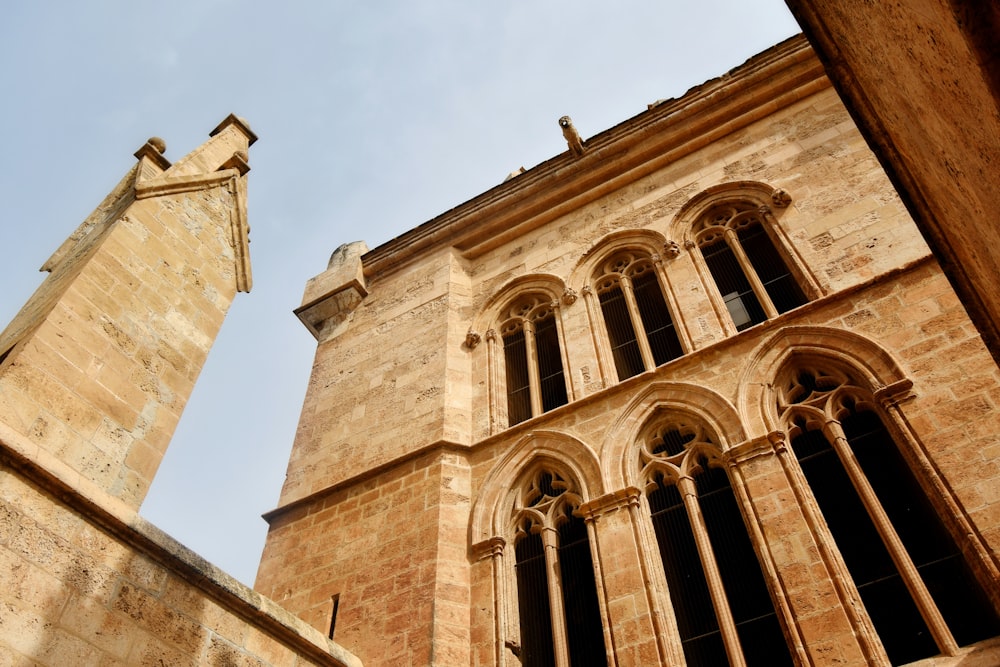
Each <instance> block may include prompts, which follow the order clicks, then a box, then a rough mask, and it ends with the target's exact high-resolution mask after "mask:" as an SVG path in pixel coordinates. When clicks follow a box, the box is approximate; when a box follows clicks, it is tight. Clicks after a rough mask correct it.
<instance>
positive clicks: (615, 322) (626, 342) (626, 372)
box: [598, 284, 645, 380]
mask: <svg viewBox="0 0 1000 667" xmlns="http://www.w3.org/2000/svg"><path fill="white" fill-rule="evenodd" d="M598 298H599V299H600V302H601V311H602V312H603V313H604V324H605V327H606V328H607V331H608V338H609V339H610V341H611V354H612V356H613V357H614V360H615V369H616V370H617V371H618V379H619V380H625V379H627V378H630V377H632V376H633V375H638V374H639V373H641V372H643V371H644V370H645V366H644V364H643V363H642V354H641V353H640V352H639V342H638V341H637V340H636V337H635V329H634V328H633V327H632V318H631V317H629V314H628V304H626V303H625V294H624V293H623V292H622V289H621V287H620V286H618V285H617V284H616V285H614V286H613V287H610V288H608V289H607V290H606V291H603V292H601V293H600V294H599V297H598Z"/></svg>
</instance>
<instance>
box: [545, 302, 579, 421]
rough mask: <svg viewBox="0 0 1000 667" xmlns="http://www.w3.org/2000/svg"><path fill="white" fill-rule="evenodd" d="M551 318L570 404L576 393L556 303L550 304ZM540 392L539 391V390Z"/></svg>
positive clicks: (558, 308)
mask: <svg viewBox="0 0 1000 667" xmlns="http://www.w3.org/2000/svg"><path fill="white" fill-rule="evenodd" d="M573 298H574V300H575V298H576V297H575V296H574V297H573ZM552 317H553V318H554V319H553V321H554V322H555V324H556V338H557V339H558V340H559V359H560V360H561V361H562V369H563V382H564V383H565V384H566V401H567V402H568V403H572V402H573V401H575V400H576V391H575V390H574V389H573V374H572V373H571V372H570V369H571V368H572V366H571V365H570V363H569V345H566V336H565V335H564V334H565V329H564V328H563V320H562V307H561V306H560V305H559V302H558V301H553V302H552ZM539 387H541V385H539ZM540 391H541V389H540V388H539V392H540ZM539 414H541V413H539Z"/></svg>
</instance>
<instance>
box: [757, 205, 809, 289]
mask: <svg viewBox="0 0 1000 667" xmlns="http://www.w3.org/2000/svg"><path fill="white" fill-rule="evenodd" d="M758 213H760V215H761V217H762V218H764V233H766V234H767V235H768V236H769V237H770V239H771V242H772V243H773V244H774V245H775V248H776V249H777V250H778V251H779V254H782V253H781V251H782V250H783V251H785V252H784V254H786V255H787V257H788V259H789V261H790V264H791V266H789V267H788V268H789V270H791V272H792V275H793V276H794V277H795V278H796V280H797V281H798V283H799V287H801V288H802V291H803V292H805V294H806V297H807V298H808V299H809V300H810V301H811V300H813V299H818V298H820V297H821V296H823V290H822V288H821V287H820V284H819V281H818V280H817V279H816V276H815V275H814V274H813V272H812V270H811V269H810V268H809V263H808V262H806V261H805V259H803V257H802V253H800V252H799V249H798V248H797V247H796V245H795V243H793V242H792V239H791V238H790V237H789V236H788V234H787V233H786V232H785V230H784V228H783V227H782V226H781V225H780V224H778V219H777V218H776V217H775V216H774V213H773V212H772V211H771V207H770V206H761V207H760V209H759V210H758Z"/></svg>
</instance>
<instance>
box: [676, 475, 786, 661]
mask: <svg viewBox="0 0 1000 667" xmlns="http://www.w3.org/2000/svg"><path fill="white" fill-rule="evenodd" d="M694 479H695V484H696V485H697V488H698V505H699V507H700V508H701V512H702V516H703V517H704V519H705V528H706V530H707V531H708V537H709V541H710V542H711V543H712V550H713V552H714V553H715V559H716V563H717V564H718V567H719V574H720V576H721V577H722V585H723V588H724V589H725V591H726V600H727V601H728V603H729V609H730V612H731V613H732V615H733V621H734V623H735V624H736V633H737V635H738V636H739V638H740V645H741V646H742V648H743V657H744V658H745V660H746V663H747V665H749V666H751V667H756V666H759V667H769V666H771V665H792V664H793V663H792V656H791V653H790V652H789V650H788V643H787V642H786V641H785V635H784V632H783V631H782V629H781V623H780V622H779V620H778V614H777V612H776V611H775V609H774V603H773V602H772V600H771V595H770V593H769V592H768V590H767V583H766V582H765V580H764V574H763V572H762V571H761V568H760V562H759V561H758V560H757V554H756V552H755V551H754V548H753V544H752V543H751V542H750V536H749V534H748V533H747V529H746V525H745V524H744V523H743V515H742V514H741V513H740V508H739V505H737V504H736V497H735V496H734V495H733V488H732V486H731V485H730V482H729V476H728V475H726V473H725V471H724V470H722V469H721V468H709V467H708V464H707V462H706V461H704V460H702V463H701V472H700V473H699V474H697V475H696V476H695V478H694Z"/></svg>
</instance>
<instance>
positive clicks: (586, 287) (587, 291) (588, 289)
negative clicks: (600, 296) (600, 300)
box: [580, 285, 594, 296]
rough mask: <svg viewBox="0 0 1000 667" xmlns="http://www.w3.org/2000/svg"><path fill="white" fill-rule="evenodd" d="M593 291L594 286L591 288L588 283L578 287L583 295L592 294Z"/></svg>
mask: <svg viewBox="0 0 1000 667" xmlns="http://www.w3.org/2000/svg"><path fill="white" fill-rule="evenodd" d="M593 293H594V288H592V287H591V286H590V285H584V286H583V287H581V288H580V294H582V295H584V296H587V295H589V294H593Z"/></svg>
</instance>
